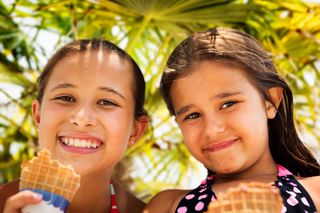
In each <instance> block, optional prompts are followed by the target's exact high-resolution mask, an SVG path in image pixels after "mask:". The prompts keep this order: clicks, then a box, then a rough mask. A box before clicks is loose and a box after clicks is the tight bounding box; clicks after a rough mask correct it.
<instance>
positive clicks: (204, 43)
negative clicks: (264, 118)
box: [160, 28, 320, 177]
mask: <svg viewBox="0 0 320 213" xmlns="http://www.w3.org/2000/svg"><path fill="white" fill-rule="evenodd" d="M204 60H210V61H214V62H217V63H222V64H225V65H228V66H233V67H235V66H237V67H241V68H242V70H243V71H244V73H245V75H246V76H247V78H248V79H249V81H250V82H251V83H252V84H253V85H254V86H255V87H256V88H257V90H258V91H259V92H260V94H261V95H262V97H264V99H265V100H267V101H269V102H270V103H272V101H271V99H270V95H269V93H268V89H269V88H272V87H282V88H283V99H282V101H281V104H280V106H279V107H278V112H277V114H276V117H275V118H274V119H270V120H268V128H269V147H270V150H271V154H272V156H273V159H274V160H275V162H276V163H277V164H280V165H282V166H284V167H286V168H287V169H289V170H290V171H291V172H292V173H293V174H295V175H299V176H302V177H307V176H315V175H320V165H319V162H318V161H317V160H316V158H315V157H314V156H313V155H312V153H311V152H310V150H308V149H307V148H306V147H305V145H304V144H303V143H302V141H301V140H300V139H299V137H298V134H297V131H296V128H295V124H294V120H293V97H292V92H291V89H290V88H289V86H288V84H287V83H286V82H285V80H284V79H283V78H282V77H281V76H280V75H279V74H278V72H277V71H276V69H275V66H274V64H273V62H272V59H271V57H270V56H269V55H268V53H267V52H266V51H265V50H264V49H263V48H262V47H261V45H260V44H259V43H258V42H257V41H256V40H255V39H254V38H253V37H251V36H249V35H248V34H246V33H243V32H240V31H238V30H235V29H228V28H216V29H210V30H207V31H204V32H199V33H195V34H193V35H191V36H189V37H188V38H187V39H185V40H184V41H183V42H182V43H180V44H179V45H178V46H177V47H176V49H175V50H174V51H173V52H172V54H171V55H170V57H169V59H168V62H167V66H166V68H165V70H164V73H163V75H162V78H161V83H160V91H161V94H162V96H163V98H164V100H165V102H166V104H167V107H168V109H169V111H170V113H171V115H175V110H174V107H173V105H172V98H171V95H170V90H171V86H172V83H173V81H175V80H177V79H178V78H181V77H182V76H186V75H188V74H189V73H190V72H192V71H193V70H194V69H192V68H193V65H195V64H196V63H199V62H201V61H204Z"/></svg>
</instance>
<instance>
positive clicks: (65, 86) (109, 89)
mask: <svg viewBox="0 0 320 213" xmlns="http://www.w3.org/2000/svg"><path fill="white" fill-rule="evenodd" d="M76 87H77V86H75V85H73V84H69V83H62V84H58V85H57V86H55V87H53V88H52V89H51V92H52V91H54V90H57V89H63V88H76ZM99 90H102V91H106V92H111V93H113V94H115V95H117V96H119V97H120V98H122V99H123V100H126V98H125V97H124V95H122V94H121V93H120V92H118V91H117V90H115V89H113V88H111V87H99Z"/></svg>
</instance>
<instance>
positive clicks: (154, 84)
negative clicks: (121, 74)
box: [0, 0, 320, 201]
mask: <svg viewBox="0 0 320 213" xmlns="http://www.w3.org/2000/svg"><path fill="white" fill-rule="evenodd" d="M215 26H226V27H234V28H238V29H241V30H243V31H246V32H248V33H250V34H251V35H253V36H255V37H256V38H257V39H258V40H260V41H261V42H262V44H263V45H264V47H265V48H266V49H267V50H268V51H269V52H270V53H272V54H273V56H274V62H275V64H276V66H277V68H278V70H279V71H280V72H281V74H282V75H283V76H285V77H286V79H287V80H288V82H289V84H290V85H291V87H292V89H293V91H294V93H295V94H296V96H295V103H296V104H295V110H296V123H297V125H298V127H299V130H300V134H301V137H303V138H304V139H305V141H306V142H308V143H307V144H308V146H310V147H311V148H312V149H313V150H314V151H315V152H316V153H319V142H318V141H319V139H320V120H319V119H320V116H319V113H320V112H319V109H320V101H319V98H320V89H319V88H320V85H319V84H320V83H319V82H320V72H319V67H320V61H319V59H320V5H319V4H311V3H304V2H302V1H298V0H282V1H273V0H247V1H244V0H243V1H240V0H206V1H203V0H161V1H160V0H112V1H111V0H83V1H80V0H38V1H26V0H16V1H14V0H11V1H4V0H2V1H0V50H1V53H0V133H1V138H0V183H4V182H7V181H10V180H12V179H15V178H17V177H18V175H19V171H20V168H19V165H20V163H21V162H22V161H23V160H24V159H28V158H30V157H32V156H33V154H34V151H35V150H36V146H37V135H36V131H35V130H34V127H33V123H32V119H31V114H30V113H31V110H30V109H31V107H30V105H31V101H32V99H33V98H34V97H35V92H36V88H35V82H36V78H37V76H38V75H39V72H40V71H41V69H42V67H43V66H44V64H45V62H46V59H48V57H50V55H51V54H52V53H53V50H54V49H56V48H58V47H60V46H61V45H63V44H65V43H66V42H69V41H71V40H73V39H77V38H93V37H95V38H104V39H108V40H110V41H112V42H114V43H116V44H118V45H119V46H120V47H122V48H124V49H125V50H126V51H128V52H129V54H130V55H131V56H132V57H133V58H135V60H136V61H137V62H138V64H139V65H140V67H141V68H142V70H143V72H144V75H145V78H146V81H147V92H146V98H147V100H146V108H147V110H148V112H149V114H150V117H151V122H150V126H149V131H148V132H147V133H146V134H145V135H144V137H143V138H142V139H141V140H140V141H139V142H138V143H137V144H136V145H135V146H133V147H131V148H130V149H128V151H127V153H126V156H125V158H124V159H123V160H122V161H121V162H120V163H119V165H118V167H117V170H116V173H115V176H117V178H119V179H121V180H123V183H124V184H125V185H127V187H129V188H130V189H131V190H132V191H134V192H135V193H136V194H137V195H138V196H139V197H140V198H142V199H144V200H146V201H147V200H148V199H149V198H150V196H152V195H153V194H154V193H156V192H158V191H159V190H163V189H165V188H169V187H179V188H186V187H191V186H192V185H193V184H194V183H197V182H198V181H199V180H200V179H201V178H203V177H204V169H203V168H202V167H201V166H200V165H199V164H198V163H197V162H196V161H195V160H194V159H193V158H192V157H191V156H190V154H189V153H188V151H187V150H186V148H185V146H184V145H183V143H182V138H181V135H180V132H179V130H178V129H177V126H176V124H175V123H174V119H173V118H170V117H169V116H168V111H167V109H166V107H165V105H164V103H163V101H162V100H161V98H160V95H159V91H158V85H159V79H160V76H161V72H162V70H163V68H164V66H165V62H166V59H167V58H168V55H169V54H170V53H171V51H172V50H173V49H174V47H175V46H176V45H177V44H178V43H179V42H181V41H182V40H183V39H184V38H186V36H187V35H189V34H191V33H192V32H195V31H200V30H204V29H207V28H213V27H215Z"/></svg>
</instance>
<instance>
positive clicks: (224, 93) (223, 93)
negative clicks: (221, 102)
mask: <svg viewBox="0 0 320 213" xmlns="http://www.w3.org/2000/svg"><path fill="white" fill-rule="evenodd" d="M239 94H241V92H238V91H235V92H222V93H219V94H217V95H214V96H213V97H212V98H211V100H213V99H221V98H227V97H230V96H234V95H239Z"/></svg>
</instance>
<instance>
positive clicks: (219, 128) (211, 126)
mask: <svg viewBox="0 0 320 213" xmlns="http://www.w3.org/2000/svg"><path fill="white" fill-rule="evenodd" d="M225 130H226V125H225V121H224V120H223V119H221V118H218V117H215V118H211V119H208V120H207V122H206V126H205V135H206V137H210V138H214V137H215V136H216V135H218V134H221V133H223V132H224V131H225Z"/></svg>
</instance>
